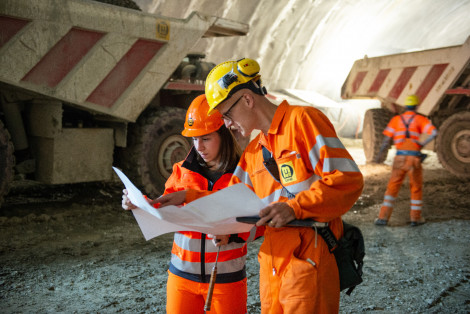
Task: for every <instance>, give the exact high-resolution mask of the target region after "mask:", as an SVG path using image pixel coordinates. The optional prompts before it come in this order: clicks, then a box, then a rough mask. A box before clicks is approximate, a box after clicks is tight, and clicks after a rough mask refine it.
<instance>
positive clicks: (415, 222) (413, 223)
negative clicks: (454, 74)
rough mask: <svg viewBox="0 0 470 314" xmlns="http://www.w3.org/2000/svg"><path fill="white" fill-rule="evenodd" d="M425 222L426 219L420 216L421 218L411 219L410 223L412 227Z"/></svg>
mask: <svg viewBox="0 0 470 314" xmlns="http://www.w3.org/2000/svg"><path fill="white" fill-rule="evenodd" d="M425 223H426V220H425V219H424V218H423V217H421V218H419V220H416V221H411V223H410V225H411V226H412V227H417V226H421V225H423V224H425Z"/></svg>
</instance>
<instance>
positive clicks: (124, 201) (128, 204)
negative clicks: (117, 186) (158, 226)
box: [122, 189, 137, 210]
mask: <svg viewBox="0 0 470 314" xmlns="http://www.w3.org/2000/svg"><path fill="white" fill-rule="evenodd" d="M127 194H128V192H127V190H126V189H124V190H122V208H124V209H125V210H133V209H136V208H137V206H135V205H134V204H132V202H131V200H130V199H129V197H127Z"/></svg>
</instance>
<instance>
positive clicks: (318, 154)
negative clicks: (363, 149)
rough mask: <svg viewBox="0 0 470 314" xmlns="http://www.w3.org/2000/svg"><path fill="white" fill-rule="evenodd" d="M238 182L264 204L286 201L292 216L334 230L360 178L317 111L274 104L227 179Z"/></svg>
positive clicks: (353, 197)
mask: <svg viewBox="0 0 470 314" xmlns="http://www.w3.org/2000/svg"><path fill="white" fill-rule="evenodd" d="M262 146H265V147H266V148H267V149H268V150H269V151H270V152H271V153H272V154H273V157H274V158H275V159H276V162H277V164H278V168H279V172H280V175H281V182H282V184H283V185H284V186H285V187H286V188H287V189H288V190H289V192H290V193H293V194H295V198H293V199H290V200H288V198H287V194H286V191H285V190H283V188H282V186H281V185H280V184H279V183H277V182H276V181H275V180H274V179H273V178H272V177H271V175H270V174H269V172H268V171H267V170H266V169H265V168H264V165H263V154H262ZM238 182H243V183H245V184H246V185H247V186H248V187H249V188H251V189H252V190H254V191H255V193H256V194H257V195H258V196H259V197H260V198H261V199H262V200H263V202H264V203H265V204H266V205H268V204H270V203H271V202H275V201H285V202H287V203H288V204H289V205H290V206H291V207H292V208H293V209H294V212H295V216H296V218H297V219H308V218H312V219H314V220H316V221H321V222H328V221H330V222H333V224H332V225H331V226H332V227H334V228H333V229H335V230H333V231H334V232H335V231H336V232H335V234H336V235H337V236H338V235H339V233H340V230H339V229H336V228H341V230H342V225H341V224H338V222H341V219H340V216H341V215H342V214H344V213H345V212H347V211H348V210H349V209H350V208H351V207H352V205H353V204H354V203H355V202H356V200H357V199H358V197H359V195H360V194H361V192H362V188H363V183H364V182H363V178H362V174H361V172H360V171H359V168H358V167H357V165H356V163H355V162H354V160H353V159H352V158H351V156H350V155H349V153H348V151H347V150H346V149H345V147H344V146H343V144H342V143H341V141H340V140H339V139H338V137H337V136H336V133H335V131H334V128H333V126H332V125H331V123H330V121H329V120H328V118H326V116H325V115H324V114H323V113H321V111H319V110H317V109H315V108H312V107H300V106H290V105H289V104H288V103H287V102H286V101H284V102H283V103H281V104H280V105H279V108H278V109H277V111H276V114H275V116H274V119H273V122H272V124H271V127H270V129H269V131H268V135H267V136H265V135H264V134H263V133H260V134H259V135H258V137H257V138H255V139H254V140H253V141H252V142H251V143H250V144H249V145H248V147H247V148H246V149H245V152H244V154H243V156H242V158H241V160H240V162H239V164H238V166H237V168H236V170H235V172H234V176H233V177H232V181H231V184H234V183H238Z"/></svg>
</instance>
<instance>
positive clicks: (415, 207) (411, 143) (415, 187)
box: [379, 111, 437, 221]
mask: <svg viewBox="0 0 470 314" xmlns="http://www.w3.org/2000/svg"><path fill="white" fill-rule="evenodd" d="M401 116H402V117H400V115H397V116H395V117H393V118H392V119H391V120H390V122H389V123H388V125H387V127H386V128H385V130H384V131H383V134H384V135H385V136H387V137H389V138H393V144H394V145H395V147H396V148H397V155H396V156H395V157H394V159H393V164H392V174H391V177H390V180H389V182H388V186H387V191H385V196H384V202H383V204H382V206H381V208H380V212H379V219H383V220H387V221H388V220H390V216H391V215H392V211H393V204H394V202H395V199H396V197H397V196H398V192H399V191H400V187H401V185H402V184H403V181H404V180H405V176H406V175H407V174H408V176H409V179H410V190H411V204H410V219H411V221H419V220H420V219H421V209H422V204H423V200H422V197H423V190H422V188H423V169H422V167H421V154H420V150H421V145H420V144H419V143H420V142H419V138H420V136H421V134H423V133H426V134H429V135H434V134H436V132H437V131H436V128H435V127H434V126H433V125H432V123H431V121H429V119H428V118H426V117H424V116H422V115H419V114H416V113H415V112H414V111H406V112H404V113H403V114H401ZM403 120H404V121H405V122H406V123H407V124H409V125H408V130H407V127H406V125H405V123H403ZM410 121H411V122H410ZM407 131H408V137H407V136H406V135H407Z"/></svg>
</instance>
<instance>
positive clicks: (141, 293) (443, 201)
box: [0, 147, 470, 313]
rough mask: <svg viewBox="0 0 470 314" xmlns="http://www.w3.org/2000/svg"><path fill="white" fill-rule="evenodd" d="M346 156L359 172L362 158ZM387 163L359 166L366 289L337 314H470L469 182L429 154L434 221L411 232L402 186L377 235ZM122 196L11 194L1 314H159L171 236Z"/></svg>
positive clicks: (96, 191) (100, 191)
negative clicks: (152, 227) (147, 234)
mask: <svg viewBox="0 0 470 314" xmlns="http://www.w3.org/2000/svg"><path fill="white" fill-rule="evenodd" d="M350 150H351V152H352V153H353V155H354V157H355V159H356V160H358V163H359V164H360V165H361V162H362V161H361V160H362V159H361V158H362V157H361V155H360V150H359V149H356V148H354V147H353V148H350ZM355 154H357V155H355ZM387 163H388V164H387ZM389 163H390V159H388V161H387V162H386V164H385V165H381V166H373V165H361V166H360V167H361V170H362V172H363V173H364V176H365V182H366V186H365V189H364V193H363V195H362V196H361V198H360V199H359V201H358V202H357V204H356V205H355V206H354V207H353V208H352V209H351V210H350V211H349V212H348V213H347V214H346V215H345V216H344V220H346V221H348V222H350V223H353V224H355V225H357V226H359V227H360V228H361V230H362V232H363V235H364V238H365V243H366V257H365V265H364V282H363V283H362V284H361V285H360V286H358V287H357V288H356V290H354V291H353V293H352V295H351V296H347V295H345V294H343V295H342V298H341V307H340V312H341V313H359V312H378V313H405V312H406V313H469V312H470V283H469V282H470V263H469V261H470V256H469V255H470V254H469V252H468V251H467V250H465V249H464V248H465V247H466V246H467V245H468V243H470V234H469V232H468V231H469V230H470V219H469V218H470V199H469V197H468V195H469V193H470V184H469V181H468V180H458V179H456V178H454V177H453V176H451V175H450V174H448V173H447V172H446V171H444V170H442V169H441V168H440V167H439V165H438V164H436V163H435V156H432V154H431V157H430V159H429V160H427V161H426V162H425V168H426V171H425V178H424V180H425V194H424V201H425V217H426V218H427V221H428V222H427V223H426V224H425V225H423V226H419V227H415V228H412V227H410V226H409V222H408V219H409V218H408V216H409V215H408V208H407V204H408V203H409V192H408V189H407V187H406V186H405V187H403V188H402V191H401V193H400V195H399V198H400V200H401V201H400V202H398V204H397V207H396V209H395V211H394V213H393V215H392V219H391V221H390V226H388V227H377V226H374V225H373V224H372V221H373V219H374V218H375V216H376V214H377V212H378V209H379V206H380V203H381V201H382V197H383V192H384V191H385V188H386V183H387V180H388V174H389V171H390V166H389ZM121 190H122V185H121V184H120V183H113V184H83V185H65V186H56V187H48V186H43V185H38V184H32V183H30V182H18V183H17V184H16V185H15V187H14V189H13V190H12V192H11V193H10V195H9V196H8V197H7V199H6V203H5V204H4V205H3V206H2V208H0V228H1V235H2V236H1V239H0V265H1V271H0V289H1V294H0V308H1V309H2V313H116V312H121V313H128V312H133V313H134V312H137V313H150V312H154V313H155V312H156V313H164V309H165V295H166V294H165V286H166V277H167V268H168V262H169V258H170V248H171V243H172V235H171V234H167V235H163V236H160V237H158V238H154V239H152V240H150V241H145V240H144V238H143V236H142V234H141V232H140V230H139V228H138V226H137V223H136V222H135V220H134V218H133V216H132V214H131V213H130V212H125V211H123V210H122V209H121V207H120V198H121ZM260 244H261V240H258V241H256V242H254V243H252V244H251V245H250V246H249V257H248V262H247V272H248V312H249V313H259V309H260V303H259V295H258V279H259V278H258V267H259V266H258V262H257V260H256V255H257V251H258V249H259V245H260Z"/></svg>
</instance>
